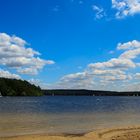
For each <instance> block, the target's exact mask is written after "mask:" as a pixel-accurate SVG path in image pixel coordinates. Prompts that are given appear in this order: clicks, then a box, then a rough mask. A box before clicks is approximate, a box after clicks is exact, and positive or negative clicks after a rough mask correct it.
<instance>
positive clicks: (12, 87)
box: [0, 78, 43, 96]
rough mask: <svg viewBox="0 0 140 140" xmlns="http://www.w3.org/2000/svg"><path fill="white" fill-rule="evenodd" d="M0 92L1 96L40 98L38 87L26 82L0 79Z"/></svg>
mask: <svg viewBox="0 0 140 140" xmlns="http://www.w3.org/2000/svg"><path fill="white" fill-rule="evenodd" d="M0 92H1V94H2V96H42V95H43V92H42V91H41V89H40V87H36V86H35V85H32V84H30V83H29V82H27V81H22V80H17V79H7V78H0Z"/></svg>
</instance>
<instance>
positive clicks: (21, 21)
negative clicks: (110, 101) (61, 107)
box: [0, 0, 140, 90]
mask: <svg viewBox="0 0 140 140" xmlns="http://www.w3.org/2000/svg"><path fill="white" fill-rule="evenodd" d="M139 13H140V1H139V0H133V1H132V0H106V1H104V0H88V1H87V0H20V1H19V0H0V18H1V22H0V32H1V34H0V48H1V49H0V57H1V58H2V59H1V61H0V75H1V77H10V78H13V77H16V78H21V79H26V80H28V81H30V82H33V83H35V84H39V85H40V86H41V87H43V88H86V89H103V90H104V89H108V90H139V85H140V84H139V78H140V71H139V70H140V68H139V65H140V64H139V55H140V53H139V48H140V42H139V41H140V27H139V25H140V14H139ZM7 40H8V41H7ZM7 42H8V45H7V44H6V43H7ZM119 43H120V44H119ZM124 43H125V44H124ZM5 44H6V45H5ZM14 45H16V46H14ZM3 46H6V48H7V49H4V48H3ZM11 46H12V47H11ZM124 46H126V47H125V48H124ZM29 48H30V50H28V49H29ZM34 51H36V52H34ZM39 53H40V54H39ZM124 53H125V54H124ZM129 53H130V54H129ZM127 55H129V56H131V55H133V58H132V57H131V58H130V57H128V56H127ZM99 62H100V64H99ZM98 65H100V66H98ZM130 85H131V86H130Z"/></svg>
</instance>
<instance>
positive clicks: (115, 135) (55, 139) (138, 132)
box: [0, 126, 140, 140]
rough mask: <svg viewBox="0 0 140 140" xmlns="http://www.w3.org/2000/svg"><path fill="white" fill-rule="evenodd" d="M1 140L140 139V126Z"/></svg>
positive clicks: (3, 138) (4, 138)
mask: <svg viewBox="0 0 140 140" xmlns="http://www.w3.org/2000/svg"><path fill="white" fill-rule="evenodd" d="M0 140H140V127H138V126H133V127H132V126H131V127H125V128H110V129H104V130H96V131H94V132H89V133H86V134H59V135H47V134H36V135H23V136H13V137H1V138H0Z"/></svg>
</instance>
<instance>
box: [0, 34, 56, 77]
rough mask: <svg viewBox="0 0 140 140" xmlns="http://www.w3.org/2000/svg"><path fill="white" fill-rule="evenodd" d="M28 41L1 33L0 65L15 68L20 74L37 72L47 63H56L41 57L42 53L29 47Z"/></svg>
mask: <svg viewBox="0 0 140 140" xmlns="http://www.w3.org/2000/svg"><path fill="white" fill-rule="evenodd" d="M27 45H28V43H27V42H26V41H25V40H23V39H22V38H20V37H17V36H15V35H12V36H10V35H8V34H6V33H0V65H3V66H5V67H8V68H14V69H16V70H17V72H18V73H20V74H32V75H33V74H37V73H38V71H39V70H41V69H42V68H43V67H44V66H45V65H49V64H54V61H52V60H44V59H41V58H40V55H41V54H40V53H39V52H38V51H35V50H33V49H32V48H29V47H28V48H27V47H26V46H27Z"/></svg>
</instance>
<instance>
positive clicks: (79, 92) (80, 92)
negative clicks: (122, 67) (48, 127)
mask: <svg viewBox="0 0 140 140" xmlns="http://www.w3.org/2000/svg"><path fill="white" fill-rule="evenodd" d="M44 94H45V95H48V96H63V95H64V96H140V92H139V91H136V92H135V91H133V92H117V91H102V90H86V89H50V90H49V89H48V90H44Z"/></svg>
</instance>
